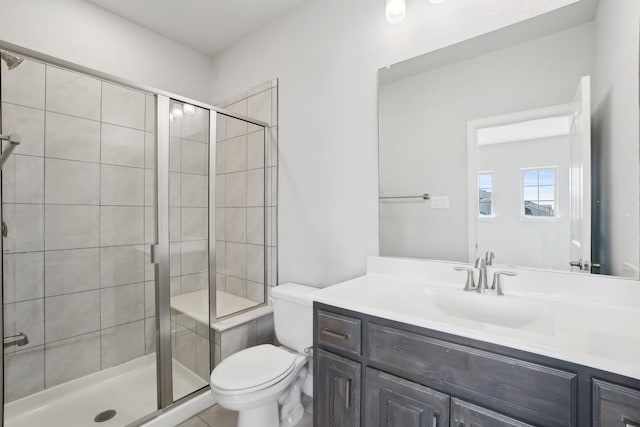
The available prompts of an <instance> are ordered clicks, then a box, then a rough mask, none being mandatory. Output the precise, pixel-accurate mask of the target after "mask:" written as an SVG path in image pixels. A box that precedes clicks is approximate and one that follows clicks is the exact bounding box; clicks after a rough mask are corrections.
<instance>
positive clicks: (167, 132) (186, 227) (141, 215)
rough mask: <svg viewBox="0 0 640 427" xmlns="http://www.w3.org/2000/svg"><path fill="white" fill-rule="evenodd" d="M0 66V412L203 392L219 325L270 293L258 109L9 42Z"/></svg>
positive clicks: (122, 408)
mask: <svg viewBox="0 0 640 427" xmlns="http://www.w3.org/2000/svg"><path fill="white" fill-rule="evenodd" d="M5 47H6V46H5ZM0 83H1V86H0V87H1V92H0V101H1V103H0V106H1V107H0V108H1V113H2V114H1V123H0V124H1V128H0V134H2V135H3V139H4V140H3V141H2V142H3V158H4V159H5V160H6V161H5V163H4V164H3V165H2V166H1V167H2V190H1V201H2V202H1V209H2V236H3V237H2V282H3V287H2V298H3V304H2V316H0V320H1V321H2V329H3V331H4V353H3V367H4V369H3V370H2V375H3V381H2V383H3V384H4V387H3V388H2V392H3V393H2V394H3V398H4V406H3V411H2V417H1V418H2V422H3V425H5V426H9V427H13V426H41V425H65V426H86V425H91V424H92V423H94V422H98V423H99V422H107V421H108V422H109V425H122V426H124V425H136V424H139V423H140V421H139V420H140V419H145V417H146V419H149V418H151V417H153V414H157V413H158V411H159V410H162V409H164V408H167V407H170V406H172V405H175V404H176V402H178V403H180V402H183V401H186V400H187V399H190V398H191V397H193V396H196V395H198V393H203V392H204V391H205V390H206V388H207V387H208V378H209V373H210V372H211V369H212V367H213V366H214V365H215V363H217V362H218V361H219V360H220V351H221V350H220V346H221V344H220V342H219V341H220V337H221V336H222V333H221V332H220V331H221V329H220V327H219V325H221V324H223V323H224V321H225V320H227V319H230V318H239V316H244V318H247V314H248V313H249V317H248V318H249V319H251V316H250V313H252V312H253V311H255V312H259V313H263V314H264V313H268V311H269V310H270V309H269V307H268V306H267V305H266V300H267V299H266V297H267V283H266V282H267V277H268V275H273V274H274V273H273V272H271V271H269V269H270V268H271V266H272V265H273V263H272V261H271V259H268V256H267V255H268V250H269V249H270V248H268V244H267V238H268V236H267V234H268V233H271V232H273V231H272V230H270V228H269V227H268V226H267V210H268V209H269V208H268V200H267V199H268V198H269V197H270V194H271V193H270V191H266V188H267V186H268V185H271V184H270V178H268V177H267V174H268V173H270V172H269V169H270V168H268V167H267V162H265V158H266V155H267V154H266V150H267V144H266V139H267V132H268V128H269V124H267V123H265V122H262V121H259V120H256V119H251V118H247V117H244V116H243V115H238V114H235V113H232V112H230V111H228V110H225V109H220V108H216V107H213V106H210V105H206V104H203V103H199V102H194V101H191V100H188V99H183V98H181V97H178V96H175V95H172V94H168V93H164V92H161V91H158V90H153V89H148V88H144V87H139V86H136V85H133V84H131V83H128V82H124V81H121V80H119V79H117V78H113V77H110V76H106V75H103V74H101V73H98V72H94V71H91V70H86V69H83V68H81V67H77V66H73V65H70V64H66V63H63V62H61V61H57V60H55V59H52V58H46V57H43V56H41V55H38V54H36V53H33V52H29V51H26V50H24V49H20V48H16V47H15V46H11V50H9V49H8V50H2V63H1V70H0ZM10 137H11V138H10ZM16 139H17V143H16ZM11 151H13V152H11ZM269 223H271V220H269ZM270 225H271V224H269V226H270ZM261 310H262V311H261ZM227 323H228V322H227ZM235 323H238V322H235ZM267 324H268V323H267ZM52 420H56V421H55V422H53V421H52Z"/></svg>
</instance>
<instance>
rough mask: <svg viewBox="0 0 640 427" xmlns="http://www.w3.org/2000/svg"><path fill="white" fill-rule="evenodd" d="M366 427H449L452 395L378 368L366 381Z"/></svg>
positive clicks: (368, 373) (368, 375)
mask: <svg viewBox="0 0 640 427" xmlns="http://www.w3.org/2000/svg"><path fill="white" fill-rule="evenodd" d="M365 390H366V391H365V395H366V397H365V404H364V405H365V425H366V426H367V427H400V426H402V427H449V396H448V395H446V394H443V393H440V392H437V391H435V390H432V389H430V388H427V387H424V386H422V385H420V384H416V383H413V382H411V381H407V380H403V379H401V378H398V377H395V376H393V375H389V374H386V373H384V372H380V371H378V370H375V369H371V368H368V369H367V379H366V383H365Z"/></svg>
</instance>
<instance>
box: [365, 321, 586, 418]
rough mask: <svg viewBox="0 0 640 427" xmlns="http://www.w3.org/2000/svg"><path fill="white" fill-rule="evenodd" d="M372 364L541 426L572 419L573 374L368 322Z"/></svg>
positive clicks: (575, 384) (574, 378) (368, 345)
mask: <svg viewBox="0 0 640 427" xmlns="http://www.w3.org/2000/svg"><path fill="white" fill-rule="evenodd" d="M367 329H368V331H369V332H368V340H367V355H368V358H369V360H370V362H371V363H372V364H375V365H377V366H378V367H380V368H381V369H383V370H385V371H387V372H390V373H394V374H397V375H400V376H402V377H404V378H408V379H411V380H413V381H416V382H419V383H422V384H424V385H427V386H429V387H434V388H436V389H442V390H449V392H450V393H451V394H454V395H457V396H460V397H462V398H465V399H469V400H472V401H473V402H476V403H479V404H481V405H483V406H486V407H488V408H494V409H499V410H500V412H501V413H504V414H506V415H509V416H512V417H515V418H519V419H523V420H529V421H531V422H535V423H536V425H545V426H563V427H566V426H575V425H576V411H577V408H576V387H577V375H576V374H574V373H571V372H565V371H561V370H558V369H553V368H549V367H547V366H542V365H537V364H534V363H530V362H525V361H522V360H518V359H514V358H510V357H506V356H501V355H498V354H494V353H490V352H487V351H483V350H478V349H475V348H471V347H466V346H462V345H458V344H453V343H449V342H446V341H441V340H438V339H434V338H429V337H426V336H423V335H419V334H415V333H411V332H407V331H403V330H400V329H396V328H391V327H387V326H381V325H377V324H374V323H369V326H368V328H367Z"/></svg>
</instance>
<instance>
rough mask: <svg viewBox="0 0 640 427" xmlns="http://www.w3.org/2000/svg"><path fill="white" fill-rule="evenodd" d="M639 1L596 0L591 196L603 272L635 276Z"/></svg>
mask: <svg viewBox="0 0 640 427" xmlns="http://www.w3.org/2000/svg"><path fill="white" fill-rule="evenodd" d="M639 22H640V2H638V1H637V0H616V1H607V0H601V1H600V7H599V9H598V13H597V16H596V43H597V45H596V51H597V55H598V66H597V70H596V73H595V96H594V98H595V102H594V104H595V105H594V109H595V114H596V122H595V131H594V133H593V138H594V152H593V155H594V160H595V164H594V166H595V167H594V173H596V174H598V175H596V181H595V184H596V185H595V186H594V200H596V199H600V210H596V211H595V212H594V220H595V221H596V222H597V223H599V224H600V227H601V233H600V236H596V237H595V239H594V242H596V243H597V242H600V244H601V247H600V251H599V252H600V253H599V254H598V255H599V257H598V256H596V258H595V260H596V261H599V262H600V263H601V264H602V265H603V266H604V272H605V273H607V274H613V275H617V276H627V277H633V278H636V279H637V278H639V275H638V268H639V267H640V253H639V247H638V239H639V237H640V228H639V227H640V212H639V205H638V200H640V190H639V188H638V187H639V184H640V183H639V176H638V168H639V161H638V154H639V150H638V141H639V138H640V132H639V124H638V102H639V100H638V91H639V87H638V75H639V70H638V51H639V50H640V46H639V42H638V34H639V32H640V26H639Z"/></svg>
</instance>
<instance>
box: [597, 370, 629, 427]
mask: <svg viewBox="0 0 640 427" xmlns="http://www.w3.org/2000/svg"><path fill="white" fill-rule="evenodd" d="M593 401H594V404H593V419H594V423H593V425H594V426H595V427H610V426H611V427H617V426H620V427H640V390H635V389H632V388H628V387H623V386H620V385H617V384H611V383H609V382H606V381H601V380H598V379H594V380H593Z"/></svg>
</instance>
